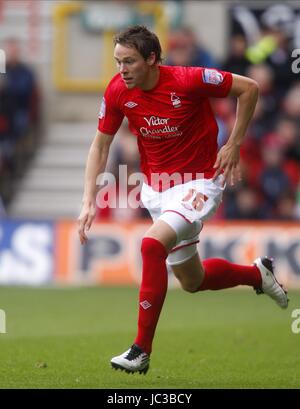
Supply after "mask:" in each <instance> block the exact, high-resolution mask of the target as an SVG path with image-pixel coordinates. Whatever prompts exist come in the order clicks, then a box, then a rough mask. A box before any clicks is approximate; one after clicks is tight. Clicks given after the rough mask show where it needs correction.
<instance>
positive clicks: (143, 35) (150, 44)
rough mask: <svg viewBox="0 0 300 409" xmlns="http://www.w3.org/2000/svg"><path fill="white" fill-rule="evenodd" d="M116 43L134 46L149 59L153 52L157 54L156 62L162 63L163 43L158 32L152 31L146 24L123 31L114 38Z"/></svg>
mask: <svg viewBox="0 0 300 409" xmlns="http://www.w3.org/2000/svg"><path fill="white" fill-rule="evenodd" d="M114 44H115V45H117V44H121V45H123V46H125V47H134V48H136V49H137V51H138V52H139V53H140V54H141V55H142V57H143V58H144V59H145V60H147V59H148V58H149V57H150V55H151V53H152V52H153V53H154V54H155V57H156V58H155V62H156V63H160V62H161V61H162V58H161V45H160V42H159V39H158V37H157V36H156V34H154V33H152V32H151V31H149V30H148V29H147V27H145V26H140V25H137V26H132V27H128V28H127V29H126V30H124V31H121V32H120V33H119V34H117V35H116V36H115V38H114Z"/></svg>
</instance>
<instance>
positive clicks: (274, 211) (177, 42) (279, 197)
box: [99, 27, 300, 220]
mask: <svg viewBox="0 0 300 409" xmlns="http://www.w3.org/2000/svg"><path fill="white" fill-rule="evenodd" d="M291 51H292V50H291V46H290V41H289V37H288V35H287V34H286V33H285V32H284V30H283V29H281V28H278V27H276V28H272V29H266V30H265V31H264V32H263V33H262V36H261V38H260V39H259V40H258V41H257V43H256V44H251V46H250V45H249V44H248V43H247V39H246V37H245V36H244V35H243V34H241V33H238V34H233V35H232V36H231V38H230V42H229V50H228V53H227V58H226V59H225V60H224V61H218V60H217V59H216V58H215V57H214V55H213V54H212V53H211V52H210V51H209V50H208V49H207V48H206V47H205V46H204V45H203V44H201V42H199V40H198V39H197V38H196V36H195V34H194V32H193V31H192V30H191V29H189V28H187V27H182V28H179V29H176V30H175V31H173V32H171V33H170V37H169V44H168V52H167V56H166V59H165V61H164V63H165V64H167V65H182V66H203V67H210V68H212V67H215V68H218V69H221V70H224V71H229V72H232V73H235V74H240V75H246V76H248V77H250V78H253V79H254V80H255V81H257V83H258V84H259V89H260V96H259V101H258V103H257V107H256V111H255V114H254V118H253V120H252V122H251V125H250V127H249V129H248V132H247V136H246V139H245V142H244V144H243V147H242V149H241V161H240V166H241V170H242V182H241V183H239V184H238V185H236V186H234V187H232V186H229V185H228V186H227V189H226V190H225V195H224V200H223V203H222V205H221V207H220V208H219V211H218V214H217V215H216V218H219V219H239V220H241V219H247V220H256V219H258V220H262V219H270V220H297V219H300V126H299V125H300V78H299V74H298V77H297V75H296V74H295V73H293V72H292V62H293V61H292V59H291ZM211 102H212V105H213V108H214V112H215V114H216V117H217V122H218V125H219V135H218V144H219V147H221V146H222V145H223V144H224V143H226V141H227V139H228V137H229V136H230V132H231V130H232V128H233V125H234V121H235V111H236V100H235V99H231V98H224V99H214V100H212V101H211ZM120 133H121V135H120V137H119V140H118V142H119V143H118V148H117V150H116V153H115V158H114V159H115V160H114V164H115V169H117V165H118V164H128V165H129V169H132V170H135V171H137V170H138V166H139V154H138V150H137V146H136V141H135V137H133V136H131V134H130V133H129V131H128V129H127V128H126V125H125V126H123V128H122V129H121V132H120ZM129 173H130V172H129ZM121 194H122V193H121ZM133 212H134V213H132V212H131V211H128V212H123V213H122V219H124V218H125V219H129V220H130V219H132V218H134V217H136V216H137V213H138V212H137V210H133ZM139 216H140V217H144V216H147V213H145V212H144V210H141V211H140V214H139ZM99 217H112V218H118V217H119V211H117V212H116V210H113V209H103V210H100V211H99Z"/></svg>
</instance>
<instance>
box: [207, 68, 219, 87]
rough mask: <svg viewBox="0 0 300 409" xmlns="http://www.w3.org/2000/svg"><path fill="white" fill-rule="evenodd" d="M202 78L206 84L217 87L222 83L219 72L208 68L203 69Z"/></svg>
mask: <svg viewBox="0 0 300 409" xmlns="http://www.w3.org/2000/svg"><path fill="white" fill-rule="evenodd" d="M202 78H203V82H205V83H206V84H214V85H219V84H221V83H222V82H223V75H222V74H221V73H220V72H219V71H217V70H211V69H208V68H205V69H204V71H203V73H202Z"/></svg>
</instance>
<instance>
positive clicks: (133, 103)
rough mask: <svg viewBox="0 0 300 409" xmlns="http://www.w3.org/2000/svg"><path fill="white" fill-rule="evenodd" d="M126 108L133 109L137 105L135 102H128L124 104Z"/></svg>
mask: <svg viewBox="0 0 300 409" xmlns="http://www.w3.org/2000/svg"><path fill="white" fill-rule="evenodd" d="M124 105H125V106H126V107H127V108H134V107H136V106H137V103H136V102H133V101H128V102H126V104H124Z"/></svg>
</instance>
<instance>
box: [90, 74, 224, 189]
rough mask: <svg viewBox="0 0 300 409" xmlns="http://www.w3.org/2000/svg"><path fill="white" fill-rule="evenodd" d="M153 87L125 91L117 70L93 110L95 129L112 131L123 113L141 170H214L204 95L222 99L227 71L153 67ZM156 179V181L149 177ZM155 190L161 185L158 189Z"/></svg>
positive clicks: (213, 129) (213, 135)
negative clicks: (155, 78) (96, 118)
mask: <svg viewBox="0 0 300 409" xmlns="http://www.w3.org/2000/svg"><path fill="white" fill-rule="evenodd" d="M159 70H160V76H159V81H158V83H157V85H156V86H155V87H154V88H153V89H151V90H149V91H143V90H141V89H140V88H137V87H135V88H133V89H130V90H129V89H128V88H127V87H126V85H125V83H124V81H123V80H122V78H121V76H120V74H117V75H115V76H114V77H113V78H112V80H111V81H110V83H109V85H108V87H107V89H106V91H105V94H104V97H103V101H102V105H101V110H100V114H99V126H98V129H99V131H101V132H103V133H106V134H109V135H114V134H115V133H116V132H117V131H118V129H119V127H120V125H121V123H122V120H123V118H124V116H126V117H127V118H128V122H129V128H130V130H131V132H132V133H133V134H134V135H136V137H137V141H138V146H139V151H140V156H141V170H142V172H143V173H144V175H145V177H146V182H147V183H148V184H150V185H152V187H153V188H154V189H158V186H155V182H153V180H152V177H151V176H152V175H153V174H162V173H166V174H168V175H172V174H174V173H179V174H180V175H182V177H183V176H184V174H186V173H189V174H192V175H193V176H192V178H194V177H195V176H194V175H196V173H198V174H199V173H203V175H204V177H205V178H211V177H212V176H213V174H214V169H213V165H214V163H215V160H216V155H217V134H218V127H217V123H216V120H215V116H214V114H213V111H212V108H211V105H210V102H209V98H210V97H219V98H220V97H221V98H222V97H226V96H227V95H228V93H229V91H230V89H231V85H232V74H231V73H228V72H224V71H219V70H216V69H211V68H202V67H169V66H159ZM155 180H157V179H155ZM159 190H161V187H160V188H159Z"/></svg>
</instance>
